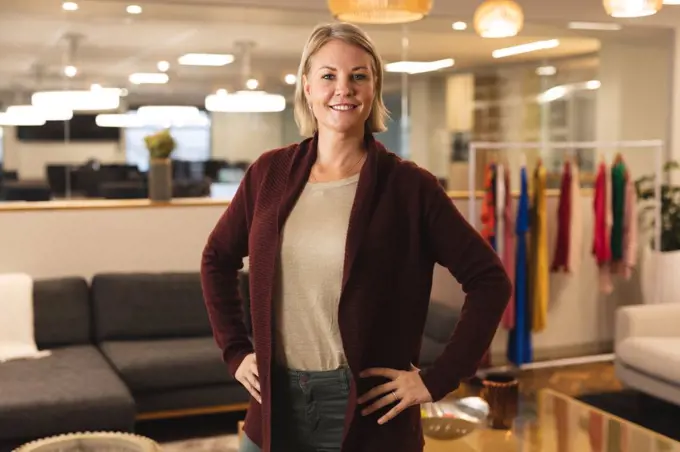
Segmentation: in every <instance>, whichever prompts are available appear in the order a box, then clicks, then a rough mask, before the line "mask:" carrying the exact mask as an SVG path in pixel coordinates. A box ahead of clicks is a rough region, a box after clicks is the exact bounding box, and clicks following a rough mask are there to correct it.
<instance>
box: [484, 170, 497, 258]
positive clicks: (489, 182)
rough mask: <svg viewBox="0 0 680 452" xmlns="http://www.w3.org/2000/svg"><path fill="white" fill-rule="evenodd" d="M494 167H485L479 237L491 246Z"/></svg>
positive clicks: (494, 195)
mask: <svg viewBox="0 0 680 452" xmlns="http://www.w3.org/2000/svg"><path fill="white" fill-rule="evenodd" d="M494 172H495V167H494V165H489V166H487V167H486V171H485V173H484V199H483V200H482V212H481V221H482V230H481V235H482V237H484V238H485V239H486V240H487V241H488V242H489V243H491V245H492V246H493V245H494V241H495V240H494V238H495V236H496V201H495V198H496V193H495V189H494V187H495V185H494V179H495V176H494Z"/></svg>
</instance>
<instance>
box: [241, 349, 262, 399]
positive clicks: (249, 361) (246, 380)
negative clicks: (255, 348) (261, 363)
mask: <svg viewBox="0 0 680 452" xmlns="http://www.w3.org/2000/svg"><path fill="white" fill-rule="evenodd" d="M235 377H236V380H237V381H238V382H239V383H241V384H242V385H243V387H244V388H246V389H247V390H248V392H249V393H250V395H252V396H253V397H254V398H255V400H257V402H258V403H260V404H261V403H262V396H260V376H259V374H258V373H257V360H256V358H255V353H251V354H250V355H248V356H246V357H245V358H243V361H241V365H240V366H238V369H237V370H236V375H235Z"/></svg>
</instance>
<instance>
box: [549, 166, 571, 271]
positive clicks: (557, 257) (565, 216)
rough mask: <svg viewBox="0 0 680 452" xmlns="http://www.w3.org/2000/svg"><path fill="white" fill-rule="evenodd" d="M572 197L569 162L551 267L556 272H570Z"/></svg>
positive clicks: (561, 189) (561, 198)
mask: <svg viewBox="0 0 680 452" xmlns="http://www.w3.org/2000/svg"><path fill="white" fill-rule="evenodd" d="M571 195H572V192H571V165H570V163H569V162H565V163H564V172H563V174H562V184H561V186H560V199H559V202H558V206H557V239H556V242H557V243H556V244H555V254H554V255H553V261H552V265H551V266H550V269H551V270H552V271H554V272H561V271H565V272H568V271H570V268H569V253H570V252H571V249H570V245H571V243H570V240H569V239H570V238H571Z"/></svg>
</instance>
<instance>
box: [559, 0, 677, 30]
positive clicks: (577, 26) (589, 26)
mask: <svg viewBox="0 0 680 452" xmlns="http://www.w3.org/2000/svg"><path fill="white" fill-rule="evenodd" d="M678 1H680V0H678ZM568 27H569V28H571V29H572V30H598V31H617V30H620V29H621V28H622V27H621V25H619V24H615V23H605V22H569V25H568Z"/></svg>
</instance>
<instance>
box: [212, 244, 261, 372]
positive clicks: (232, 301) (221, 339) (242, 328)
mask: <svg viewBox="0 0 680 452" xmlns="http://www.w3.org/2000/svg"><path fill="white" fill-rule="evenodd" d="M242 266H243V264H242V261H241V260H240V259H234V258H228V257H227V256H224V255H222V256H221V255H220V253H219V251H218V250H217V247H216V246H215V245H214V244H213V242H212V240H209V241H208V244H207V245H206V247H205V249H204V251H203V257H202V260H201V281H202V286H203V297H204V300H205V305H206V308H207V311H208V316H209V319H210V325H211V327H212V331H213V336H214V337H215V341H216V342H217V345H218V346H219V347H220V349H221V350H222V356H223V359H224V361H225V362H226V363H227V366H228V368H229V372H231V374H232V375H234V374H235V373H236V369H238V366H239V365H240V364H241V361H242V360H243V358H244V357H245V356H246V355H248V354H249V353H252V352H253V345H252V342H251V341H250V338H249V335H248V331H247V328H246V325H245V322H244V310H243V301H242V298H241V295H240V292H239V280H238V272H239V270H240V269H241V268H242Z"/></svg>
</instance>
